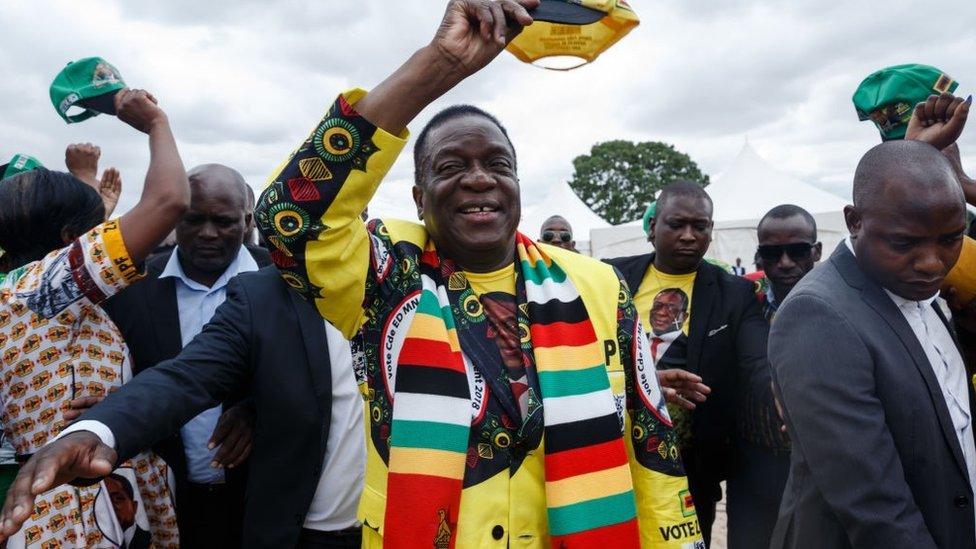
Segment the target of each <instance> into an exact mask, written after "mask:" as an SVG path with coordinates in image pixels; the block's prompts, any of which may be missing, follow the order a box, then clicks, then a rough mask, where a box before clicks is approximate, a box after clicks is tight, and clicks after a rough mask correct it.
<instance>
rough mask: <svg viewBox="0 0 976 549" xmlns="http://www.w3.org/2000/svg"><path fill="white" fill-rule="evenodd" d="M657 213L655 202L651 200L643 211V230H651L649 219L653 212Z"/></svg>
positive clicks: (652, 216) (651, 217) (652, 217)
mask: <svg viewBox="0 0 976 549" xmlns="http://www.w3.org/2000/svg"><path fill="white" fill-rule="evenodd" d="M655 213H657V202H651V203H650V205H649V206H647V211H645V212H644V232H645V233H648V234H650V232H651V220H652V219H654V214H655Z"/></svg>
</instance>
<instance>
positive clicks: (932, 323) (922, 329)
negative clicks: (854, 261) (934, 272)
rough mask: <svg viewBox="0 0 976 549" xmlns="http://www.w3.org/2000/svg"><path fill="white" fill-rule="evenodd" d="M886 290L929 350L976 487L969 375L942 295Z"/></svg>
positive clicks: (933, 368)
mask: <svg viewBox="0 0 976 549" xmlns="http://www.w3.org/2000/svg"><path fill="white" fill-rule="evenodd" d="M845 243H846V244H847V247H848V249H850V250H851V253H854V247H853V245H852V244H851V240H850V237H848V238H847V239H846V240H845ZM885 293H886V294H888V297H889V298H891V301H892V302H893V303H894V304H895V306H896V307H898V311H899V312H901V314H902V316H904V317H905V320H906V321H907V322H908V325H909V326H911V328H912V332H914V333H915V338H916V339H917V340H918V343H919V345H921V347H922V349H923V350H924V351H925V356H926V358H928V361H929V364H930V365H931V367H932V372H933V373H935V379H936V380H937V381H938V382H939V388H940V389H941V391H942V396H943V397H944V398H945V403H946V407H947V408H948V409H949V416H950V417H951V418H952V425H953V428H954V430H955V432H956V438H957V439H958V440H959V445H960V446H961V447H962V454H963V457H964V458H965V460H966V469H967V470H968V472H969V484H970V487H972V488H973V489H974V490H976V445H974V440H973V418H972V417H971V413H970V409H969V385H968V384H969V379H968V376H967V375H966V365H965V363H964V362H963V359H962V355H960V354H959V348H958V347H957V346H956V343H955V341H954V340H953V339H952V335H951V334H950V333H949V328H948V326H946V324H945V323H944V322H942V319H941V318H939V315H938V313H936V312H935V309H934V307H937V306H938V305H937V304H936V302H935V301H936V298H937V297H938V295H933V296H932V297H930V298H928V299H925V300H922V301H912V300H909V299H905V298H903V297H901V296H898V295H895V294H894V293H892V292H889V291H888V290H887V289H885ZM974 512H976V510H974ZM974 520H976V515H974Z"/></svg>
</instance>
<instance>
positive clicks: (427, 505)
mask: <svg viewBox="0 0 976 549" xmlns="http://www.w3.org/2000/svg"><path fill="white" fill-rule="evenodd" d="M516 247H517V254H518V258H517V259H518V262H517V264H516V269H517V278H518V280H519V284H520V286H519V290H520V291H519V292H518V294H519V298H520V302H519V306H518V309H519V311H520V316H525V317H526V318H525V320H526V322H527V324H528V331H529V334H528V335H529V336H530V337H531V347H532V351H531V352H532V354H533V355H534V363H535V370H536V373H537V376H538V384H539V389H540V392H541V395H542V402H543V407H542V408H543V416H544V428H543V429H544V440H545V445H544V446H545V482H546V501H547V511H548V518H549V531H550V536H551V544H552V546H553V547H565V548H569V549H572V548H576V547H594V546H597V545H598V544H601V543H609V544H611V545H609V546H612V547H615V548H619V547H639V546H640V539H639V533H638V525H637V510H636V505H635V497H634V491H633V486H632V481H631V472H630V468H629V464H628V456H627V450H626V447H625V444H624V440H623V434H622V430H623V429H622V425H621V423H620V419H619V417H618V415H617V408H616V404H615V402H614V397H613V393H612V392H611V390H610V383H609V380H608V376H607V371H606V365H605V363H604V353H603V349H602V346H601V344H600V342H599V341H598V340H597V336H596V332H595V330H594V328H593V326H592V324H591V323H590V320H589V317H588V314H587V311H586V307H585V306H584V304H583V301H582V298H581V297H580V295H579V292H578V291H577V290H576V288H575V287H574V285H573V283H572V282H571V281H570V279H569V277H568V276H567V275H566V273H565V272H563V271H562V270H561V269H560V268H559V267H558V265H556V264H555V263H554V262H552V261H551V260H550V258H549V257H548V256H547V255H546V253H545V252H544V251H543V250H541V249H540V248H539V247H537V246H536V244H535V243H534V242H533V241H532V240H531V239H529V238H528V237H526V236H524V235H522V234H518V235H517V236H516ZM443 263H448V262H447V261H446V260H445V261H444V262H443ZM443 267H444V265H443V264H442V261H441V260H440V258H439V257H438V255H437V252H436V250H435V249H434V248H433V245H432V244H431V245H429V246H428V248H427V250H425V252H424V254H423V256H422V258H421V264H420V272H421V280H422V290H421V295H420V300H419V303H418V306H417V311H416V314H415V316H414V318H413V321H412V322H411V325H410V328H409V331H408V332H407V338H406V340H405V341H404V344H403V348H402V350H401V352H400V355H399V360H398V364H397V374H396V384H395V397H394V406H393V422H392V431H391V436H390V458H389V475H388V484H387V502H386V517H385V524H386V529H385V534H384V545H385V546H386V547H397V548H402V547H415V546H416V547H420V546H424V547H429V545H430V539H431V536H428V535H426V533H427V532H425V531H423V529H424V528H425V527H426V526H425V525H430V524H432V523H431V521H430V517H439V518H440V527H439V528H438V529H437V531H436V532H434V536H433V538H434V545H435V547H436V548H448V547H454V545H455V530H456V529H455V528H451V527H450V525H452V524H457V522H458V512H459V507H460V502H461V491H462V482H463V479H464V471H465V456H466V452H467V448H468V439H469V430H470V428H471V395H470V389H469V384H468V378H467V374H466V365H465V359H464V356H463V355H462V352H461V344H460V339H459V338H458V333H457V330H456V329H455V323H454V316H453V314H452V312H451V303H450V297H449V293H450V292H449V286H450V284H451V281H450V280H445V277H444V276H443V273H444V272H451V271H452V270H453V269H446V270H445V269H444V268H443ZM449 276H450V275H449ZM448 278H449V277H448ZM522 284H524V293H523V292H522V291H521V288H522ZM523 296H524V300H525V302H524V303H522V302H521V299H522V298H523Z"/></svg>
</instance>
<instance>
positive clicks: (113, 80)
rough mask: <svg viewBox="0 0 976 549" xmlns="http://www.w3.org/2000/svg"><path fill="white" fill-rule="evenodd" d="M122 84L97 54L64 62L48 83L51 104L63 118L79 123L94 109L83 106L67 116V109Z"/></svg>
mask: <svg viewBox="0 0 976 549" xmlns="http://www.w3.org/2000/svg"><path fill="white" fill-rule="evenodd" d="M124 87H125V82H123V81H122V75H121V74H119V71H118V69H116V68H115V67H113V66H112V65H111V63H109V62H108V61H106V60H104V59H102V58H101V57H86V58H84V59H79V60H78V61H74V62H71V63H68V66H67V67H65V68H64V69H63V70H62V71H61V72H59V73H58V75H57V76H55V77H54V82H51V103H52V104H54V108H55V109H56V110H57V111H58V114H60V115H61V118H64V121H65V122H67V123H69V124H71V123H72V122H81V121H82V120H88V119H89V118H91V117H93V116H97V115H98V112H97V111H93V110H91V109H87V108H85V109H84V110H83V111H82V112H81V113H80V114H76V115H72V116H68V109H70V108H71V107H72V106H73V105H75V104H76V103H78V102H79V101H84V100H86V99H91V98H93V97H98V96H100V95H105V94H107V93H111V92H115V91H118V90H121V89H122V88H124Z"/></svg>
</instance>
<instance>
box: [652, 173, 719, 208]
mask: <svg viewBox="0 0 976 549" xmlns="http://www.w3.org/2000/svg"><path fill="white" fill-rule="evenodd" d="M679 196H684V197H690V198H700V199H702V200H704V201H706V202H708V205H709V206H712V197H710V196H708V193H707V192H705V187H703V186H702V184H701V183H698V182H696V181H691V180H689V179H678V180H676V181H672V182H671V183H668V184H667V185H665V186H664V188H663V189H661V194H660V195H658V197H657V211H656V212H655V215H654V217H660V216H661V212H662V211H663V208H664V206H665V205H666V204H667V203H668V201H670V200H671V199H672V198H676V197H679ZM709 217H711V215H709Z"/></svg>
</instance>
